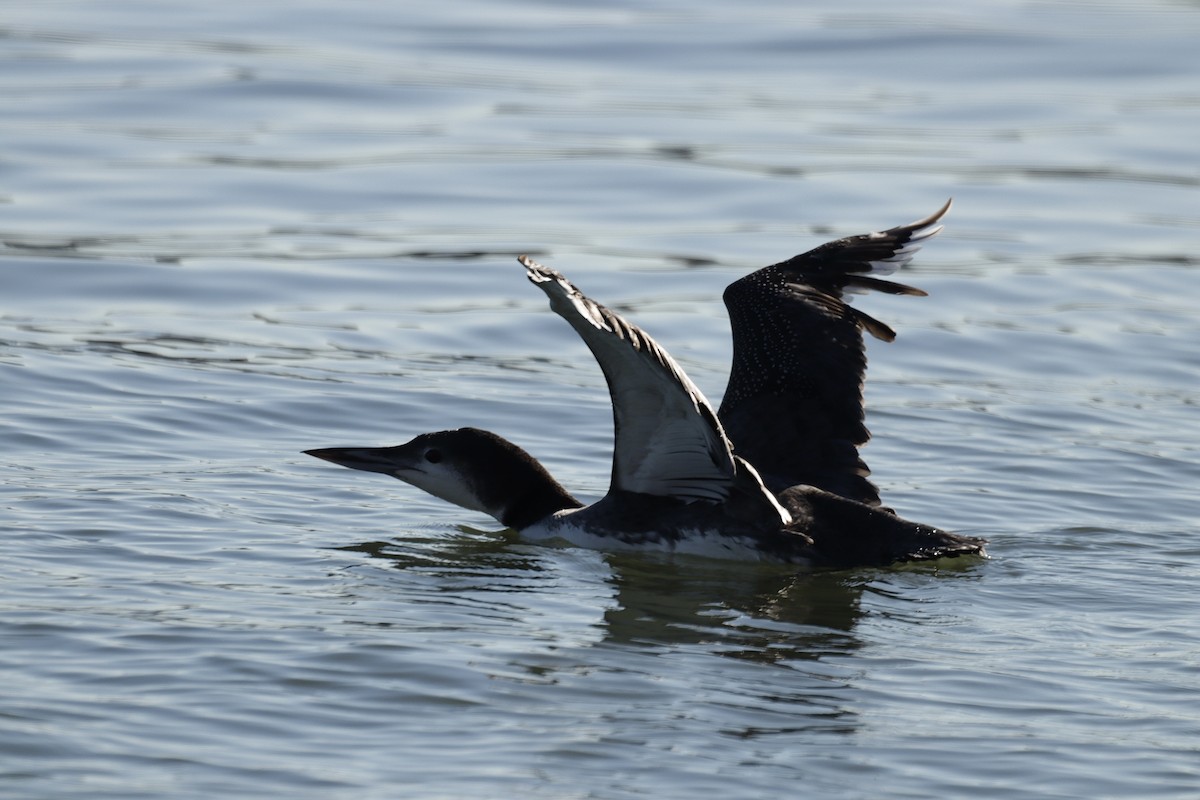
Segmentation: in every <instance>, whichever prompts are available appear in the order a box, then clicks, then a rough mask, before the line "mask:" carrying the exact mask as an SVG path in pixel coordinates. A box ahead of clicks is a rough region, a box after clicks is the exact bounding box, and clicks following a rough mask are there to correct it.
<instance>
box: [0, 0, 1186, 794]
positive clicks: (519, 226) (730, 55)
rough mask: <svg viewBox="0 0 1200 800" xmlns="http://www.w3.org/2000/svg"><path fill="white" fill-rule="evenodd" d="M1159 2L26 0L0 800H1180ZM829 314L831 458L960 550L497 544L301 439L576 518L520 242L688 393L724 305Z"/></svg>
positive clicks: (8, 430) (4, 165)
mask: <svg viewBox="0 0 1200 800" xmlns="http://www.w3.org/2000/svg"><path fill="white" fill-rule="evenodd" d="M1197 41H1200V5H1198V4H1197V3H1196V2H1194V0H1193V1H1184V0H1176V1H1168V0H1151V1H1150V2H1145V1H1143V0H1138V2H1133V0H1125V1H1124V2H1105V1H1104V0H1095V1H1084V0H1076V1H1074V2H1071V1H1068V0H1061V1H1057V2H1055V1H1047V2H1016V0H993V1H992V2H979V3H972V4H970V7H969V8H968V7H967V6H965V5H963V6H956V5H951V4H944V5H942V6H938V5H936V4H935V5H933V6H929V5H924V6H920V7H917V8H912V7H908V6H904V7H901V6H898V5H896V4H894V3H884V2H881V1H880V0H865V2H861V3H857V4H845V3H833V2H828V1H827V0H821V2H813V3H805V4H794V3H783V2H773V1H772V0H744V1H743V2H739V3H736V4H734V3H718V2H714V1H713V0H700V1H699V2H687V3H679V2H673V1H672V0H649V1H648V2H644V3H607V2H605V3H571V4H553V3H542V2H526V1H525V0H494V1H493V2H462V3H454V4H449V3H448V4H444V5H442V4H434V3H423V4H415V3H406V4H399V3H397V4H381V3H373V2H364V1H363V0H358V1H357V2H344V1H343V2H337V3H334V2H331V1H330V0H310V1H309V2H301V3H296V2H287V3H285V2H255V3H233V2H225V1H224V0H215V2H209V3H203V4H183V3H145V2H133V1H132V0H115V2H109V3H104V4H97V3H86V2H76V1H72V0H62V1H59V2H41V3H26V4H15V3H9V4H4V7H3V9H2V14H0V242H2V246H0V376H2V377H0V386H2V388H3V397H4V414H3V416H2V417H0V419H2V420H3V426H2V427H0V448H2V450H3V452H4V454H5V457H4V459H3V464H2V465H0V474H2V476H3V480H2V484H0V509H2V511H0V528H2V531H0V570H2V571H3V583H2V584H0V586H2V588H0V607H2V608H3V612H2V613H0V686H2V687H3V690H2V691H0V796H4V797H13V798H60V799H61V798H88V800H95V799H96V798H120V799H121V800H131V799H134V798H164V797H170V798H212V797H237V798H251V797H262V798H279V797H297V798H323V800H328V799H330V798H347V799H350V798H353V799H354V800H363V799H364V798H366V799H368V800H370V799H372V798H379V799H381V800H382V799H383V798H398V797H404V798H409V797H411V798H503V797H521V798H531V797H534V798H536V797H545V798H601V799H603V800H617V799H618V798H642V797H653V798H656V799H662V798H667V799H668V800H669V799H670V798H696V797H737V798H743V797H763V798H776V797H783V796H789V797H792V796H801V797H823V798H929V797H972V798H1099V797H1139V798H1185V797H1187V798H1190V797H1195V796H1196V795H1197V793H1198V792H1200V595H1198V593H1197V591H1196V585H1197V581H1198V580H1200V529H1198V524H1197V519H1198V518H1200V502H1198V496H1200V492H1198V491H1197V484H1198V481H1200V465H1198V453H1200V424H1198V423H1200V414H1198V413H1197V404H1198V402H1200V380H1198V378H1200V315H1198V313H1197V310H1196V309H1197V307H1198V306H1200V280H1197V278H1198V277H1200V258H1198V256H1197V252H1198V250H1200V150H1198V149H1197V141H1200V139H1198V137H1197V132H1198V131H1200V49H1198V48H1197V46H1196V42H1197ZM949 196H953V197H954V198H955V201H956V205H955V208H954V210H953V211H952V213H951V215H950V217H949V219H948V224H947V229H946V231H945V233H944V234H943V235H942V236H941V237H939V238H938V239H937V240H936V241H934V242H932V243H931V244H930V246H929V247H927V248H926V249H925V250H924V251H923V252H922V254H921V256H920V257H919V259H918V261H917V262H916V263H915V264H914V265H913V268H912V269H911V271H910V272H909V273H908V275H907V279H908V280H909V281H911V282H912V283H915V284H916V285H919V286H921V287H923V288H925V289H926V290H928V291H929V293H930V296H929V297H928V298H910V297H899V298H894V297H874V296H872V297H862V298H859V300H858V301H857V302H858V303H859V304H860V305H861V307H862V308H864V309H865V310H867V311H869V313H871V314H873V315H876V316H878V317H880V318H881V319H884V320H886V321H888V322H889V323H891V324H892V325H893V326H894V327H895V328H896V329H897V330H898V331H899V332H900V336H899V339H898V340H897V341H896V342H895V343H894V344H891V345H884V344H881V343H877V342H872V343H871V345H870V355H871V358H872V364H871V372H870V383H869V386H868V402H869V406H870V412H869V413H870V416H869V422H870V425H871V427H872V429H873V431H874V433H875V436H876V438H875V440H874V441H873V442H872V443H871V445H870V446H869V447H868V448H867V449H866V451H865V455H866V457H867V459H868V461H869V463H870V464H871V466H872V468H873V470H874V474H875V478H876V479H877V482H878V483H879V484H880V486H881V487H882V489H883V492H884V496H885V498H886V499H887V500H888V501H889V503H891V504H892V505H894V506H895V507H896V508H898V509H899V510H901V511H902V512H903V513H904V514H905V515H906V516H909V517H911V518H914V519H918V520H923V521H928V522H931V523H934V524H938V525H941V526H943V527H947V528H952V529H956V530H959V531H962V532H965V533H969V534H972V535H982V536H986V537H988V538H989V539H990V540H991V542H992V545H991V556H992V557H991V559H990V560H988V561H983V562H974V563H970V564H962V565H943V566H939V567H928V566H926V567H919V568H911V567H910V568H900V569H889V570H875V569H871V570H855V571H849V572H838V573H823V574H809V575H794V574H792V573H790V572H788V571H781V570H779V569H775V568H765V567H756V566H748V565H729V564H721V563H719V562H707V561H703V560H686V559H678V560H671V559H663V558H653V557H620V558H613V557H608V556H605V555H602V554H599V553H595V552H590V551H583V550H576V549H570V548H562V549H556V548H549V547H535V546H529V545H522V544H520V543H517V542H514V541H513V540H511V539H510V538H509V537H507V536H505V535H503V534H499V533H496V532H494V531H495V528H496V526H495V525H494V524H491V523H490V522H489V521H488V520H486V519H484V518H482V517H480V516H479V515H476V514H473V513H471V512H466V511H463V510H461V509H457V508H453V507H450V506H447V505H446V504H444V503H441V502H439V501H436V500H434V499H432V498H429V497H425V496H423V495H421V494H419V493H418V492H416V491H415V490H412V489H410V488H409V487H406V486H405V485H403V484H400V483H399V482H396V481H389V480H387V479H385V478H383V477H382V476H373V475H366V474H363V473H354V472H351V471H349V470H339V469H337V468H335V467H333V466H331V465H328V464H324V463H321V462H318V461H316V460H314V459H309V458H306V457H304V456H302V455H300V452H299V451H300V450H302V449H304V448H308V447H318V446H330V445H340V444H394V443H398V442H401V441H404V440H406V439H408V438H409V437H410V436H412V435H414V434H415V433H419V432H422V431H426V430H436V429H440V428H446V427H455V426H460V425H465V424H474V425H479V426H482V427H487V428H491V429H493V430H495V431H497V432H499V433H501V434H503V435H505V436H507V437H509V438H511V439H513V440H515V441H517V442H519V443H521V444H523V445H525V446H526V447H528V449H530V450H531V451H532V452H533V453H534V454H535V455H537V456H538V457H539V458H541V459H542V460H543V461H544V462H545V463H546V464H547V465H549V466H550V468H551V469H552V470H553V471H554V473H555V474H556V475H557V476H558V477H559V478H560V480H562V481H563V482H564V483H565V484H566V485H568V486H569V487H571V488H573V489H575V490H577V491H578V492H579V493H580V494H581V495H582V496H585V497H587V498H595V497H597V496H599V495H601V494H603V492H604V491H605V487H606V483H607V477H608V458H609V448H610V436H611V431H610V421H609V410H608V401H607V398H606V397H605V395H604V390H603V381H602V378H601V376H600V375H599V373H598V370H597V369H596V368H595V366H594V364H593V363H592V362H591V359H590V358H589V356H588V355H587V353H586V351H585V350H584V349H583V347H582V346H581V345H580V344H579V343H577V342H576V341H575V339H574V336H573V334H571V332H570V331H569V329H567V327H566V326H565V325H564V324H563V323H562V321H561V320H559V319H558V318H557V317H555V316H554V315H553V314H552V313H550V312H549V311H548V310H547V309H546V308H545V300H544V298H543V297H542V296H541V294H540V293H539V292H537V291H535V290H533V289H532V288H531V287H530V286H529V285H528V284H527V283H526V282H525V279H524V278H523V276H522V270H521V268H520V267H519V266H518V265H517V264H516V262H515V261H514V258H513V257H514V256H515V255H516V254H518V253H520V252H529V253H531V254H534V255H535V256H536V257H537V258H539V260H542V261H544V262H546V263H549V264H552V265H554V266H556V267H559V268H560V269H562V270H564V271H565V272H566V273H567V274H568V275H570V276H571V277H572V278H573V279H574V280H575V281H576V282H577V283H578V284H579V285H580V286H581V287H582V288H583V289H584V290H585V291H587V292H588V293H589V294H591V295H592V296H594V297H596V298H598V299H600V300H601V301H603V302H605V303H608V304H610V305H612V306H614V307H615V308H617V309H619V310H621V311H622V312H625V313H628V314H629V315H630V316H631V318H633V319H634V320H636V321H637V322H638V323H639V324H641V325H642V326H644V327H645V328H647V329H648V330H649V331H651V332H652V333H653V334H654V335H655V336H656V337H657V338H658V339H659V341H660V342H661V343H662V344H663V345H664V346H666V347H667V348H668V349H670V350H671V352H672V353H674V354H675V355H676V357H677V358H678V359H679V360H680V361H681V362H682V363H683V365H684V366H685V368H686V369H687V370H688V371H689V373H690V374H691V375H692V377H693V379H694V380H695V381H696V382H697V384H699V385H700V386H701V387H702V388H703V389H704V390H705V391H706V392H707V393H708V394H709V395H710V397H711V398H712V399H713V400H714V401H717V400H719V396H720V393H721V391H722V388H723V385H724V376H725V370H726V367H727V363H728V357H729V345H728V331H727V323H726V320H725V316H724V310H723V308H722V306H721V304H720V300H719V298H720V292H721V290H722V288H723V287H724V286H725V284H726V283H728V282H730V281H731V280H733V279H735V278H736V277H738V276H740V275H742V274H744V273H745V272H746V271H748V270H751V269H754V268H756V267H758V266H761V265H764V264H767V263H770V262H772V261H776V260H780V259H782V258H785V257H787V256H790V255H792V254H794V253H797V252H800V251H802V250H805V249H808V248H809V247H811V246H814V245H816V244H818V243H820V242H822V241H825V240H827V239H829V238H832V237H834V236H840V235H846V234H854V233H861V232H866V231H869V230H873V229H877V228H880V227H884V226H890V225H894V224H899V223H903V222H907V221H910V220H912V219H916V218H918V217H920V216H923V215H925V214H927V213H928V212H930V211H932V210H934V209H935V208H937V207H938V206H939V205H940V204H941V203H942V202H943V200H944V199H945V198H946V197H949Z"/></svg>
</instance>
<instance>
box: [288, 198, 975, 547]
mask: <svg viewBox="0 0 1200 800" xmlns="http://www.w3.org/2000/svg"><path fill="white" fill-rule="evenodd" d="M949 208H950V202H947V203H946V205H945V206H943V207H942V208H941V209H940V210H938V211H937V212H936V213H934V214H932V215H931V216H929V217H927V218H925V219H922V220H918V221H917V222H914V223H911V224H909V225H902V226H899V227H895V228H891V229H888V230H885V231H882V232H878V233H870V234H865V235H862V236H852V237H847V238H845V239H838V240H837V241H833V242H829V243H827V244H824V245H821V246H820V247H817V248H816V249H814V250H810V251H808V252H807V253H804V254H802V255H798V256H795V257H793V258H790V259H788V260H786V261H782V262H780V263H778V264H774V265H772V266H769V267H764V268H762V269H760V270H758V271H757V272H754V273H751V274H750V275H747V276H746V277H743V278H741V279H740V280H737V281H735V282H734V283H732V284H731V285H730V286H729V287H728V288H727V289H726V290H725V294H724V300H725V305H726V307H727V308H728V310H729V318H730V326H731V329H732V333H733V364H732V366H731V368H730V373H729V382H728V385H727V387H726V390H725V396H724V400H723V402H722V403H721V407H720V410H719V411H718V412H714V411H713V408H712V406H711V405H710V404H709V402H708V400H707V399H705V397H704V395H703V394H702V393H701V392H700V390H699V389H698V388H696V386H695V384H693V383H692V381H691V380H690V379H689V378H688V377H687V375H685V374H684V372H683V369H682V368H681V367H680V366H679V364H677V363H676V362H675V359H673V358H672V357H671V355H670V354H669V353H667V351H666V350H664V349H663V348H662V347H660V346H659V345H658V343H657V342H655V341H654V340H653V339H652V338H650V336H649V335H648V334H647V333H646V332H645V331H643V330H642V329H641V328H638V327H637V326H636V325H633V324H632V323H630V322H629V321H627V320H626V319H624V318H623V317H622V316H620V315H619V314H617V313H615V312H613V311H611V310H609V309H608V308H605V307H604V306H602V305H600V304H599V303H597V302H595V301H594V300H592V299H590V298H588V297H587V296H586V295H584V294H583V293H582V292H580V291H579V290H578V289H576V288H575V286H574V285H572V284H571V282H570V281H568V280H567V279H566V277H564V276H563V275H562V274H561V273H560V272H558V271H556V270H554V269H551V268H549V267H544V266H542V265H540V264H538V263H537V262H535V261H533V260H532V259H530V258H527V257H525V256H522V257H521V258H519V259H518V260H519V261H520V263H521V264H522V265H523V266H524V267H525V271H526V276H527V277H528V278H529V280H530V281H531V282H532V283H533V284H534V285H535V286H537V287H538V288H540V289H541V290H542V291H543V292H545V293H546V295H547V296H548V297H549V300H550V307H551V309H553V310H554V311H555V312H556V313H557V314H558V315H559V316H561V317H563V318H564V319H565V320H566V321H567V322H568V323H569V324H570V325H571V327H572V328H574V329H575V331H576V333H578V334H579V336H580V338H582V339H583V341H584V343H585V344H586V345H587V346H588V348H589V349H590V350H591V352H592V354H593V355H594V356H595V358H596V361H597V363H598V364H599V365H600V369H601V370H602V371H603V373H604V377H605V379H606V380H607V383H608V389H609V394H610V397H611V400H612V406H613V418H614V433H615V436H614V438H615V442H614V447H613V461H612V479H611V483H610V485H609V491H608V494H606V495H605V496H604V497H603V498H602V499H601V500H599V501H598V502H596V503H594V504H592V505H590V506H584V504H582V503H580V502H579V501H578V500H576V499H575V498H574V497H573V496H572V495H571V493H570V492H568V491H567V490H566V489H565V488H563V486H562V485H561V484H559V483H558V481H556V480H555V479H554V478H553V477H551V475H550V473H549V472H547V471H546V469H545V467H543V466H542V465H541V464H540V463H539V462H538V461H537V460H536V459H535V458H533V457H532V456H531V455H529V454H528V453H527V452H525V451H524V450H522V449H521V448H520V447H518V446H516V445H515V444H513V443H512V442H509V441H508V440H506V439H504V438H502V437H500V436H497V435H496V434H494V433H490V432H488V431H484V430H480V429H478V428H459V429H457V430H447V431H438V432H435V433H425V434H421V435H420V436H417V437H416V438H415V439H413V440H412V441H410V442H408V443H406V444H402V445H397V446H395V447H334V448H324V449H318V450H306V451H305V452H306V453H307V454H309V455H312V456H315V457H317V458H321V459H324V460H326V461H331V462H333V463H335V464H340V465H342V466H345V467H349V468H351V469H357V470H365V471H367V472H379V473H382V474H384V475H391V476H392V477H394V478H399V479H400V480H402V481H404V482H406V483H410V484H412V485H413V486H416V487H417V488H419V489H423V490H425V491H426V492H428V493H430V494H432V495H434V496H436V497H439V498H441V499H443V500H447V501H449V502H451V503H455V504H457V505H460V506H462V507H464V508H468V509H471V510H474V511H481V512H483V513H485V514H489V515H491V516H492V517H494V518H495V519H497V520H498V521H499V522H500V523H502V524H503V525H505V526H508V527H511V528H515V529H517V530H518V531H519V532H520V533H521V535H522V536H523V537H525V538H529V539H535V540H537V539H561V540H567V541H569V542H571V543H574V544H578V545H583V546H587V547H594V548H599V549H636V548H654V549H660V550H667V551H671V552H689V553H697V554H702V555H709V556H716V557H726V558H742V559H757V560H764V561H779V562H786V563H796V564H807V565H813V566H832V567H851V566H868V565H871V566H874V565H887V564H893V563H897V562H905V561H922V560H931V559H938V558H946V557H952V556H960V555H971V554H975V555H984V550H983V546H984V544H985V541H984V540H983V539H978V538H972V537H967V536H960V535H956V534H952V533H948V532H946V531H942V530H939V529H938V528H934V527H931V526H928V525H920V524H917V523H913V522H909V521H908V520H905V519H902V518H901V517H899V516H897V515H896V514H895V513H894V512H893V511H892V510H891V509H889V508H885V507H883V506H882V505H881V503H880V499H879V492H878V490H877V489H876V487H875V486H874V484H872V483H871V482H870V481H869V480H868V478H867V475H868V474H869V470H868V469H867V466H866V464H865V463H864V462H863V461H862V459H861V458H860V457H859V454H858V448H859V446H861V445H862V444H864V443H865V442H866V441H867V439H868V438H869V434H868V432H867V429H866V427H865V425H864V423H863V419H864V414H863V396H862V383H863V377H864V374H865V371H866V355H865V351H864V347H863V338H862V331H863V330H866V331H867V332H868V333H870V334H872V335H873V336H875V337H876V338H879V339H882V340H885V341H891V340H892V339H894V338H895V333H894V332H893V331H892V330H891V328H889V327H888V326H887V325H885V324H883V323H882V322H879V321H878V320H876V319H874V318H872V317H870V316H868V315H867V314H865V313H863V312H862V311H859V310H857V309H855V308H853V307H852V306H850V305H848V304H847V302H846V298H845V294H846V293H848V292H854V291H865V290H876V291H882V292H888V293H891V294H908V295H924V294H925V292H923V291H921V290H920V289H915V288H913V287H910V286H905V285H903V284H899V283H894V282H891V281H887V280H883V279H882V278H881V277H879V276H881V275H887V274H890V273H891V272H894V271H895V270H897V269H898V268H900V267H902V266H904V265H905V264H907V263H908V262H909V261H911V260H912V258H913V255H914V253H916V251H917V250H918V249H919V248H920V246H921V244H922V243H923V242H924V241H925V240H926V239H928V238H930V237H931V236H934V235H935V234H937V233H938V232H939V231H940V230H941V229H942V226H941V225H939V224H938V223H939V221H940V220H941V218H942V217H943V216H944V215H945V213H946V212H947V211H948V210H949Z"/></svg>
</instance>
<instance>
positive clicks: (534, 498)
mask: <svg viewBox="0 0 1200 800" xmlns="http://www.w3.org/2000/svg"><path fill="white" fill-rule="evenodd" d="M543 476H544V477H545V480H544V481H543V480H538V481H537V482H536V483H534V484H532V485H530V486H529V487H528V488H527V489H525V490H524V491H520V492H517V493H515V494H514V495H513V496H512V497H511V498H510V500H509V502H508V503H507V504H506V505H505V507H504V509H503V510H502V511H500V513H498V514H496V519H497V520H499V521H500V524H502V525H504V526H505V527H508V528H515V529H516V530H524V529H525V528H528V527H530V526H532V525H535V524H537V523H538V522H541V521H542V520H544V519H547V518H549V517H550V516H552V515H553V514H555V513H557V512H559V511H566V510H567V509H569V508H582V507H583V503H581V502H579V501H578V500H576V499H575V498H574V497H573V496H571V493H570V492H568V491H567V490H566V489H564V488H563V487H562V485H561V484H559V482H558V481H556V480H554V478H552V477H551V476H550V474H549V473H548V472H546V471H545V470H544V469H543V470H542V476H539V477H543Z"/></svg>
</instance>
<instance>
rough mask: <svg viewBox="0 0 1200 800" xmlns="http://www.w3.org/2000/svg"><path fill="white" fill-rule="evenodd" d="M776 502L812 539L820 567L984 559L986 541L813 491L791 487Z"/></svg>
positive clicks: (809, 488)
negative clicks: (973, 557) (778, 501)
mask: <svg viewBox="0 0 1200 800" xmlns="http://www.w3.org/2000/svg"><path fill="white" fill-rule="evenodd" d="M779 499H780V501H781V502H782V503H783V505H784V507H785V508H787V510H788V511H790V512H791V514H792V517H793V518H794V519H795V524H796V525H797V526H799V527H800V529H801V530H803V531H804V532H805V533H807V534H808V535H809V537H811V538H812V542H813V550H814V552H815V553H816V554H817V556H818V561H819V564H820V565H821V566H828V567H851V566H887V565H889V564H899V563H903V562H906V561H934V560H937V559H939V558H956V557H958V556H986V555H987V553H986V552H985V551H984V545H985V544H987V540H986V539H979V538H976V537H972V536H961V535H959V534H956V533H949V532H947V531H944V530H941V529H940V528H934V527H932V526H929V525H920V524H918V523H915V522H909V521H908V520H906V519H902V518H900V517H898V516H896V515H895V514H892V513H890V512H889V511H886V510H883V509H880V508H875V507H872V506H868V505H864V504H863V503H858V502H855V501H854V500H847V499H846V498H844V497H838V496H837V495H835V494H830V493H829V492H825V491H822V490H820V489H816V488H813V487H811V486H793V487H791V488H790V489H786V490H784V491H783V492H781V493H780V495H779Z"/></svg>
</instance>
